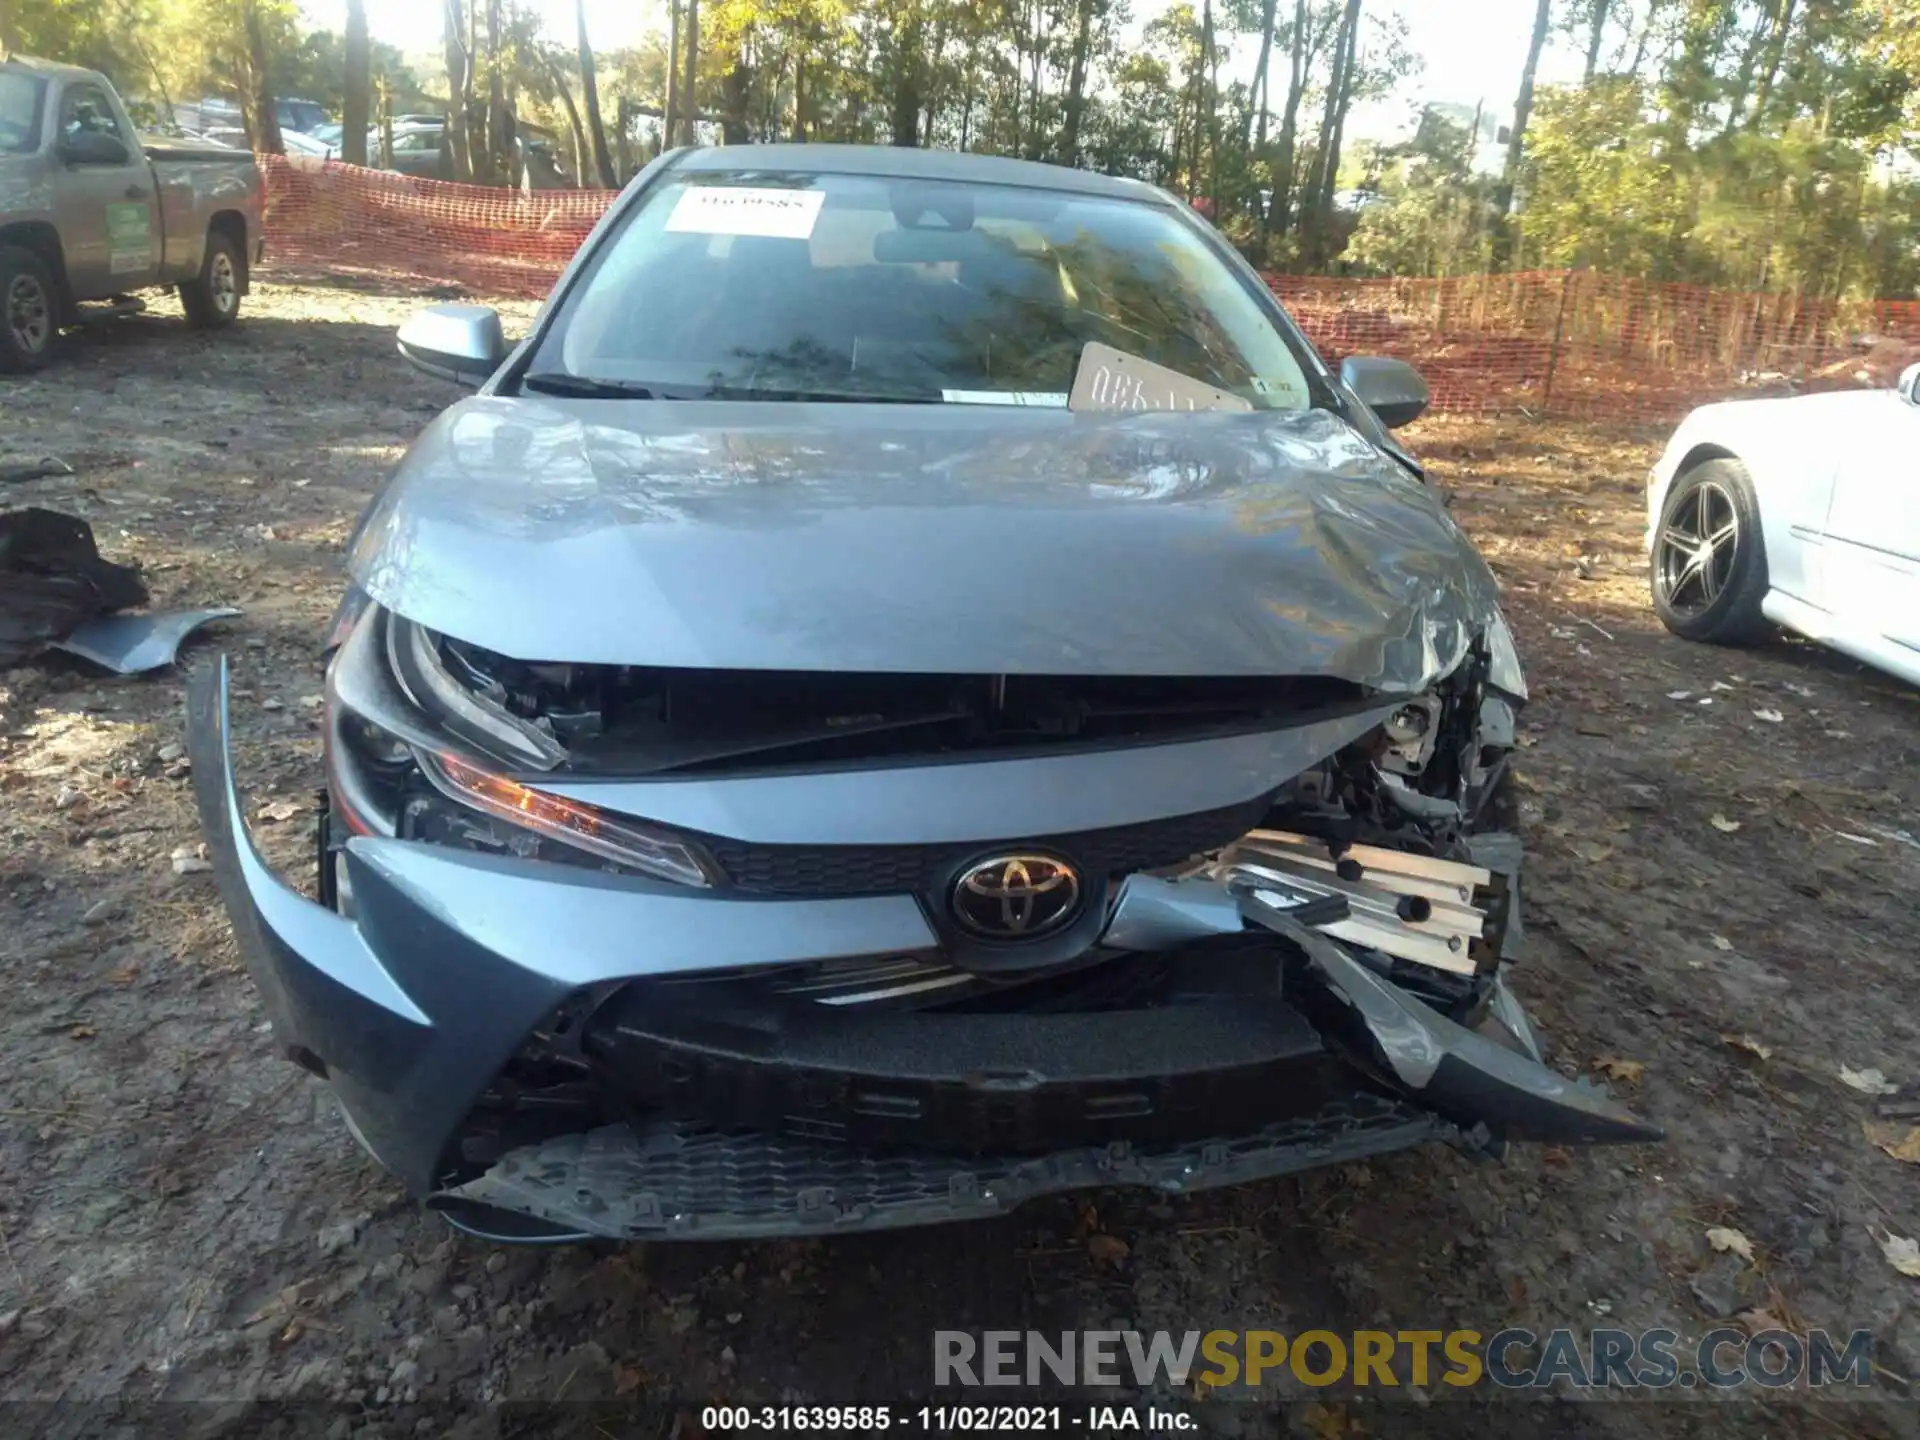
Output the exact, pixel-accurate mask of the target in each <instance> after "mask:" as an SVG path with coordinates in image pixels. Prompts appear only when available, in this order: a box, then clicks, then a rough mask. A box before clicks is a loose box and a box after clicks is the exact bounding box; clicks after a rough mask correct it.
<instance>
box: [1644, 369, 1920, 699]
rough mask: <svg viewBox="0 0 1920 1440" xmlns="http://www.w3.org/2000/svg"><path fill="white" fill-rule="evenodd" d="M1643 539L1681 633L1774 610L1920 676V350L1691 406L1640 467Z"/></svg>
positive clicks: (1657, 588)
mask: <svg viewBox="0 0 1920 1440" xmlns="http://www.w3.org/2000/svg"><path fill="white" fill-rule="evenodd" d="M1647 550H1648V554H1649V558H1650V561H1651V571H1652V575H1651V579H1652V587H1653V607H1654V610H1655V613H1657V614H1658V615H1659V617H1660V620H1661V622H1662V623H1663V624H1664V625H1665V626H1666V627H1667V629H1669V630H1671V631H1672V632H1673V633H1674V634H1676V635H1679V636H1682V637H1683V638H1685V639H1688V640H1704V641H1708V642H1710V643H1713V644H1720V645H1737V644H1743V643H1748V642H1752V641H1756V640H1760V639H1764V638H1765V637H1766V636H1767V635H1768V634H1770V633H1771V632H1772V631H1773V629H1774V628H1775V627H1776V626H1779V627H1782V628H1785V629H1788V630H1792V631H1795V632H1796V633H1798V634H1801V635H1804V636H1806V637H1807V638H1808V639H1810V640H1816V641H1818V642H1819V643H1820V644H1822V645H1828V646H1831V647H1832V648H1833V649H1835V650H1838V651H1840V652H1841V653H1842V654H1845V655H1850V656H1852V657H1853V658H1854V659H1856V660H1859V661H1861V662H1863V663H1864V664H1867V665H1872V666H1874V667H1876V668H1878V669H1881V670H1884V671H1886V672H1887V673H1888V674H1891V675H1896V676H1899V677H1900V678H1901V679H1903V680H1908V681H1911V682H1912V683H1914V684H1916V685H1920V365H1914V366H1911V367H1910V368H1908V369H1907V370H1906V372H1905V373H1904V374H1902V375H1901V376H1900V379H1899V382H1898V383H1897V384H1896V385H1894V386H1893V387H1892V388H1881V389H1875V390H1842V391H1833V392H1828V393H1823V394H1816V395H1796V396H1785V397H1778V398H1773V399H1765V400H1734V401H1729V402H1726V403H1724V404H1718V405H1707V406H1703V407H1702V408H1701V409H1698V410H1696V411H1694V412H1693V414H1691V415H1689V416H1688V417H1687V418H1686V420H1684V421H1683V422H1682V423H1681V425H1680V428H1679V429H1678V430H1676V431H1675V432H1674V435H1673V438H1672V439H1671V440H1670V441H1669V442H1668V444H1667V448H1666V451H1665V453H1664V454H1663V455H1662V456H1661V457H1660V462H1659V463H1658V464H1657V465H1655V466H1654V468H1653V473H1652V475H1651V476H1650V478H1649V483H1648V487H1647Z"/></svg>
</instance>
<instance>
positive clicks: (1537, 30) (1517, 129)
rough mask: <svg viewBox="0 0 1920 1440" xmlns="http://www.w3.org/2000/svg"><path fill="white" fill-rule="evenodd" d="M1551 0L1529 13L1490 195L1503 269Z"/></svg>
mask: <svg viewBox="0 0 1920 1440" xmlns="http://www.w3.org/2000/svg"><path fill="white" fill-rule="evenodd" d="M1552 12H1553V0H1538V4H1537V5H1536V6H1535V8H1534V13H1533V36H1532V38H1531V40H1530V41H1529V42H1528V44H1527V63H1526V64H1525V65H1524V66H1523V67H1522V68H1521V71H1520V93H1519V94H1518V95H1517V96H1515V97H1514V102H1513V130H1512V132H1511V133H1510V134H1509V135H1508V137H1507V166H1506V169H1505V171H1503V172H1502V174H1501V177H1500V188H1499V190H1498V191H1497V192H1496V193H1495V195H1494V208H1495V210H1496V211H1498V213H1499V219H1500V228H1499V229H1498V230H1497V231H1496V232H1495V235H1494V254H1493V259H1494V265H1495V267H1496V268H1500V269H1504V268H1506V266H1507V265H1508V264H1510V263H1511V262H1512V259H1513V248H1514V241H1513V226H1512V212H1513V187H1514V182H1515V181H1516V180H1518V179H1519V176H1520V161H1521V159H1522V158H1523V157H1524V156H1525V154H1526V146H1527V122H1528V121H1529V120H1531V119H1532V118H1533V82H1534V77H1535V76H1536V75H1538V74H1539V73H1540V52H1541V51H1542V50H1544V49H1546V45H1547V26H1548V24H1549V23H1551V21H1552V19H1553V14H1552Z"/></svg>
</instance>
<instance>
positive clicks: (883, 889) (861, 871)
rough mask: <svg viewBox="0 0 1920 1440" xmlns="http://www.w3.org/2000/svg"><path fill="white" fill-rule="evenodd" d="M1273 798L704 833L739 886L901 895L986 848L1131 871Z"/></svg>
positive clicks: (1108, 872) (1213, 838)
mask: <svg viewBox="0 0 1920 1440" xmlns="http://www.w3.org/2000/svg"><path fill="white" fill-rule="evenodd" d="M1266 810H1267V799H1266V797H1265V796H1261V797H1260V798H1259V799H1257V800H1251V801H1245V802H1243V803H1241V804H1238V805H1230V806H1227V807H1226V808H1224V809H1220V810H1206V811H1202V812H1200V813H1199V814H1196V815H1176V816H1171V817H1169V818H1167V819H1163V820H1148V821H1144V822H1142V823H1140V824H1138V825H1119V826H1115V827H1113V828H1112V829H1108V830H1087V831H1083V832H1081V833H1080V834H1077V835H1049V836H1015V837H1011V838H1006V839H987V840H975V841H966V842H962V843H958V844H951V845H946V844H943V845H755V844H750V843H748V842H746V841H743V840H730V839H724V838H720V837H716V836H707V837H702V843H703V844H704V845H705V847H706V849H707V853H708V854H709V855H711V856H712V857H713V859H714V860H715V862H717V863H718V865H719V866H720V868H721V870H722V871H724V872H725V873H726V877H727V879H728V881H729V882H731V883H732V884H733V885H734V886H735V887H736V888H738V889H741V890H751V891H755V892H758V893H761V894H767V895H896V894H901V893H918V892H924V891H930V890H933V889H936V888H938V887H939V886H941V885H942V884H944V883H945V881H946V880H947V878H948V877H949V876H950V875H951V874H952V872H953V871H954V870H956V869H958V868H959V866H960V865H961V864H963V863H964V862H965V861H967V860H968V859H970V858H972V857H974V856H976V855H979V854H981V853H982V852H985V851H992V850H996V849H1012V848H1033V849H1039V850H1048V851H1052V852H1055V853H1057V854H1060V855H1063V856H1065V857H1066V858H1067V859H1069V860H1071V861H1072V862H1073V863H1074V864H1076V865H1078V866H1079V867H1080V869H1081V870H1082V871H1083V872H1084V873H1085V874H1086V875H1087V876H1088V877H1089V878H1094V877H1101V878H1104V877H1107V876H1115V875H1130V874H1132V873H1134V872H1135V871H1137V870H1154V869H1158V868H1160V867H1162V866H1167V865H1177V864H1179V863H1180V862H1181V861H1183V860H1188V859H1191V858H1192V857H1193V856H1195V855H1202V854H1205V853H1206V852H1208V851H1210V850H1217V849H1219V848H1220V847H1221V846H1223V845H1227V844H1230V843H1231V842H1233V841H1234V840H1237V839H1239V838H1240V837H1241V836H1242V835H1244V834H1246V832H1247V831H1249V830H1251V829H1253V828H1254V826H1255V825H1257V824H1258V823H1259V821H1260V818H1261V817H1262V816H1263V815H1264V814H1265V813H1266Z"/></svg>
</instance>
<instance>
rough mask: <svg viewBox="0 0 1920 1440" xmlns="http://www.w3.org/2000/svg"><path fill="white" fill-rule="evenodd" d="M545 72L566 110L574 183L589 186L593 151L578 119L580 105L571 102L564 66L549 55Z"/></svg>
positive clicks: (571, 92) (571, 95)
mask: <svg viewBox="0 0 1920 1440" xmlns="http://www.w3.org/2000/svg"><path fill="white" fill-rule="evenodd" d="M545 59H546V62H547V74H548V77H549V78H550V79H551V80H552V81H553V88H554V92H555V93H556V94H558V95H559V97H560V108H561V109H563V110H565V111H566V112H567V132H568V134H569V135H570V136H571V138H572V140H573V175H574V183H576V184H578V185H580V186H581V187H582V188H589V187H590V185H591V180H592V175H593V151H592V149H591V148H590V147H589V145H588V143H587V127H586V126H585V125H583V124H582V123H581V121H580V107H579V106H578V105H576V104H574V103H573V89H572V87H571V86H569V85H568V84H567V72H566V68H565V67H564V66H562V65H561V64H560V62H559V61H558V60H556V59H554V58H553V56H551V55H546V56H545Z"/></svg>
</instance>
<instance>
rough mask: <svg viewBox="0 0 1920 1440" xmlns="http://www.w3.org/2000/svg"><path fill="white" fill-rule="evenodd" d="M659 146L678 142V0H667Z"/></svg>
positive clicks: (664, 149)
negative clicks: (664, 77) (665, 86)
mask: <svg viewBox="0 0 1920 1440" xmlns="http://www.w3.org/2000/svg"><path fill="white" fill-rule="evenodd" d="M661 110H662V112H663V113H662V114H661V116H660V148H661V150H663V151H666V150H671V149H673V147H674V146H676V145H678V144H679V143H680V132H679V130H677V129H676V128H675V127H676V126H677V125H678V123H679V120H680V0H667V98H666V101H665V103H664V104H663V105H662V106H661Z"/></svg>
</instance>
